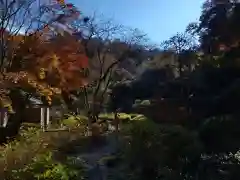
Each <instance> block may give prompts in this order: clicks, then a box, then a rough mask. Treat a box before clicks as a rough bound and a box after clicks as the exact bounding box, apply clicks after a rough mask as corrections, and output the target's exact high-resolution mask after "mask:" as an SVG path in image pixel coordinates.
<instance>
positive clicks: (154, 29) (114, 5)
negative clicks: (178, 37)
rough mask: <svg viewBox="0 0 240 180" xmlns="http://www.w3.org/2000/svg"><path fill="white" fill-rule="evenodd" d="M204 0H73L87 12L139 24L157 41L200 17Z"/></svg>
mask: <svg viewBox="0 0 240 180" xmlns="http://www.w3.org/2000/svg"><path fill="white" fill-rule="evenodd" d="M203 1H204V0H69V1H68V2H72V3H74V4H75V5H76V6H77V7H78V8H79V9H80V10H81V11H82V12H83V13H84V14H86V15H89V14H92V13H93V12H94V11H97V12H98V13H100V14H103V15H104V17H106V18H113V19H114V20H115V21H116V22H117V23H121V24H123V25H126V26H130V27H132V28H139V29H140V30H142V31H144V32H145V33H147V34H148V36H149V38H150V39H151V40H152V41H153V42H155V43H160V42H161V41H163V40H165V39H167V38H169V37H170V36H172V35H174V34H175V33H176V32H182V31H184V30H185V27H186V26H187V25H188V23H190V22H192V21H196V20H198V17H199V15H200V12H201V5H202V3H203Z"/></svg>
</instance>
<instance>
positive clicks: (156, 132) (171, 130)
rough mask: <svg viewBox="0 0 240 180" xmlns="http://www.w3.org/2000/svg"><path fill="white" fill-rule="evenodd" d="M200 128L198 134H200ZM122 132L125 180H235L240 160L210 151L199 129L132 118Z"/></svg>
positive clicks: (239, 167)
mask: <svg viewBox="0 0 240 180" xmlns="http://www.w3.org/2000/svg"><path fill="white" fill-rule="evenodd" d="M202 133H203V131H201V133H200V135H201V136H202ZM123 134H124V135H125V136H126V137H128V138H126V139H127V143H126V144H125V148H123V162H122V164H124V166H125V168H124V170H123V172H124V174H125V175H126V176H127V178H126V177H125V179H136V180H141V179H161V180H162V179H166V180H178V179H179V180H182V179H187V180H195V179H200V180H206V179H213V180H215V179H216V180H217V179H236V178H237V177H239V170H240V162H239V161H238V160H237V159H236V158H235V156H234V155H233V154H231V153H225V154H223V153H221V154H216V153H211V154H209V152H208V149H207V148H206V144H205V142H204V141H203V139H202V137H201V136H199V132H198V131H190V130H188V129H186V128H184V127H183V126H177V125H159V124H158V125H157V124H155V123H154V122H152V121H150V120H146V119H145V120H144V119H141V120H138V121H131V122H130V123H128V124H127V125H125V127H124V129H123Z"/></svg>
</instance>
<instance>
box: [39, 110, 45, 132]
mask: <svg viewBox="0 0 240 180" xmlns="http://www.w3.org/2000/svg"><path fill="white" fill-rule="evenodd" d="M40 109H41V128H42V130H43V131H45V118H44V108H43V107H41V108H40Z"/></svg>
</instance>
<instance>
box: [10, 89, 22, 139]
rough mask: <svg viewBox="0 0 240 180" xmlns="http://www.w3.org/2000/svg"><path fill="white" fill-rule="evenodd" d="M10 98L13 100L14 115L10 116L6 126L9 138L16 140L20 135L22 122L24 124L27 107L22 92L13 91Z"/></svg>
mask: <svg viewBox="0 0 240 180" xmlns="http://www.w3.org/2000/svg"><path fill="white" fill-rule="evenodd" d="M10 98H11V100H12V107H13V110H14V111H15V113H14V114H11V115H10V116H9V121H8V124H7V126H6V129H7V133H6V136H7V137H8V138H14V137H16V136H17V135H18V133H19V130H20V127H21V124H22V122H24V111H25V107H26V100H25V98H24V96H23V95H22V94H21V93H20V90H17V89H15V90H11V91H10Z"/></svg>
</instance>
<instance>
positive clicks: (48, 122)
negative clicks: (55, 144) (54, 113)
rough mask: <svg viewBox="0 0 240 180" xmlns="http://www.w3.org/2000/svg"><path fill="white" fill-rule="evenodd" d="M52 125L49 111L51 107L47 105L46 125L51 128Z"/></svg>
mask: <svg viewBox="0 0 240 180" xmlns="http://www.w3.org/2000/svg"><path fill="white" fill-rule="evenodd" d="M49 125H50V112H49V107H46V126H47V128H49Z"/></svg>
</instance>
